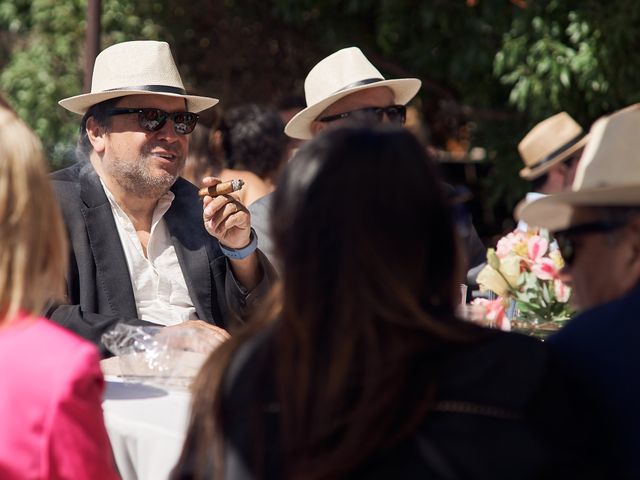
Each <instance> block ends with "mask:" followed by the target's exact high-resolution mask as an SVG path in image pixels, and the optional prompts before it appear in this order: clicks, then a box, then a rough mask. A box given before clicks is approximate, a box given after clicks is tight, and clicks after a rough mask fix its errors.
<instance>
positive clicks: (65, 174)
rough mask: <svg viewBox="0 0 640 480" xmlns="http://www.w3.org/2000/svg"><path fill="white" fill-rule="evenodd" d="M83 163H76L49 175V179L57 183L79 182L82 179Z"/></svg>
mask: <svg viewBox="0 0 640 480" xmlns="http://www.w3.org/2000/svg"><path fill="white" fill-rule="evenodd" d="M81 170H82V162H76V163H74V164H73V165H70V166H68V167H66V168H62V169H60V170H56V171H55V172H52V173H50V174H49V178H50V179H51V180H52V181H53V182H54V183H55V182H77V181H78V179H79V178H80V171H81Z"/></svg>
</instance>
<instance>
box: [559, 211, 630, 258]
mask: <svg viewBox="0 0 640 480" xmlns="http://www.w3.org/2000/svg"><path fill="white" fill-rule="evenodd" d="M626 224H627V222H624V221H617V222H611V221H605V220H601V221H596V222H590V223H583V224H580V225H574V226H572V227H569V228H567V229H565V230H559V231H557V232H555V233H554V234H553V238H554V239H555V240H556V242H557V244H558V250H559V251H560V255H562V259H563V260H564V263H565V265H567V266H571V265H572V264H573V261H574V260H575V257H576V249H575V243H574V238H575V237H577V236H580V235H584V234H588V233H607V232H613V231H614V230H618V229H620V228H622V227H624V226H625V225H626Z"/></svg>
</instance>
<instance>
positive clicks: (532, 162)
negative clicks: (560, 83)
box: [518, 112, 588, 231]
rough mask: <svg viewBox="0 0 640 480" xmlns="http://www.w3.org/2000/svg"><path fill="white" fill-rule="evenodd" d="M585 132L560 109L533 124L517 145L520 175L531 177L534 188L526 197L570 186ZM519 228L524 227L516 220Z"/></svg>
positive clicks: (557, 190)
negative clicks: (522, 165) (520, 168)
mask: <svg viewBox="0 0 640 480" xmlns="http://www.w3.org/2000/svg"><path fill="white" fill-rule="evenodd" d="M587 140H588V135H585V134H584V132H583V130H582V127H581V126H580V125H579V124H578V123H577V122H576V121H575V120H574V119H573V118H571V116H570V115H569V114H568V113H567V112H560V113H557V114H556V115H553V116H551V117H549V118H547V119H545V120H543V121H542V122H540V123H538V124H537V125H536V126H534V127H533V128H532V129H531V131H529V133H527V135H526V136H525V137H524V138H523V139H522V140H521V141H520V143H519V144H518V152H519V153H520V158H522V161H523V162H524V168H523V169H522V170H520V177H522V178H524V179H525V180H530V181H531V182H532V184H533V191H532V192H529V193H528V194H527V196H526V197H525V200H526V201H529V202H530V201H533V200H535V199H537V198H542V197H544V196H545V195H551V194H553V193H560V192H562V191H564V190H567V189H569V188H570V187H571V184H572V183H573V179H574V177H575V174H576V168H577V167H578V162H579V161H580V156H581V155H582V151H583V150H584V146H585V145H586V144H587ZM518 228H519V229H520V230H525V231H526V230H527V224H526V223H525V222H522V221H521V222H519V223H518Z"/></svg>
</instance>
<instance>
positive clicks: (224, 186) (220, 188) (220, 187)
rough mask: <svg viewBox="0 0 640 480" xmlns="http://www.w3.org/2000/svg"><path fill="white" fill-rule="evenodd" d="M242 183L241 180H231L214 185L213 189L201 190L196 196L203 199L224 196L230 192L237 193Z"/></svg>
mask: <svg viewBox="0 0 640 480" xmlns="http://www.w3.org/2000/svg"><path fill="white" fill-rule="evenodd" d="M243 185H244V182H243V181H242V180H231V181H229V182H222V183H218V184H216V185H214V186H213V187H205V188H201V189H200V191H199V192H198V195H200V196H201V197H204V196H206V195H209V196H210V197H216V196H218V195H226V194H228V193H231V192H237V191H238V190H240V189H241V188H242V186H243Z"/></svg>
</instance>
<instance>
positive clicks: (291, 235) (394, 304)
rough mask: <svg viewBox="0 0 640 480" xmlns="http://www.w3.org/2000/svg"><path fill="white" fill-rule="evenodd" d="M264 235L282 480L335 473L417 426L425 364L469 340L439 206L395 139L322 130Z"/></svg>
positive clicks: (281, 193) (427, 399)
mask: <svg viewBox="0 0 640 480" xmlns="http://www.w3.org/2000/svg"><path fill="white" fill-rule="evenodd" d="M272 230H273V236H274V242H275V245H276V251H277V253H279V255H280V259H281V261H282V265H281V267H282V271H283V298H282V310H281V313H280V317H279V319H278V323H277V324H276V325H277V329H276V342H277V347H276V351H277V352H278V353H277V372H278V374H277V375H278V380H277V384H278V388H279V395H280V400H281V403H282V411H283V413H282V426H283V432H284V441H285V445H286V448H287V449H290V451H291V452H293V453H292V456H291V457H290V458H289V461H288V468H290V472H291V476H292V478H334V477H338V476H340V475H346V474H347V472H348V471H349V470H350V468H352V467H354V465H356V464H357V463H358V462H360V461H362V460H363V459H364V458H366V457H367V456H368V455H370V454H372V453H373V452H375V451H377V450H379V449H381V448H385V447H387V446H389V445H392V444H394V443H395V442H397V441H399V439H402V438H405V437H406V436H407V435H409V434H410V433H411V432H413V431H414V430H415V429H416V428H417V427H418V425H419V424H420V422H421V421H422V420H423V418H424V416H425V415H426V414H427V412H428V410H429V408H430V407H431V405H432V401H433V398H434V392H435V386H436V385H437V381H438V380H437V377H438V374H437V369H438V367H437V364H438V361H437V360H435V358H436V357H437V356H438V355H439V352H442V351H443V348H446V345H447V344H448V343H451V342H457V341H463V340H468V339H470V338H471V337H470V335H469V332H468V329H467V328H466V326H465V325H464V324H463V323H462V322H459V321H457V320H456V319H455V315H454V308H455V304H456V301H457V290H458V289H459V288H458V280H459V274H458V261H457V242H456V239H455V235H454V227H453V223H452V219H451V215H450V212H449V205H448V202H447V199H446V197H445V195H444V193H443V190H442V187H441V183H440V177H439V175H438V172H437V168H436V167H435V165H434V163H433V162H432V161H431V160H430V159H429V158H428V157H427V156H426V154H425V151H424V149H423V148H422V147H421V146H420V144H419V143H418V141H417V140H416V139H415V137H414V136H413V135H411V134H410V133H408V132H407V131H406V130H403V129H397V128H388V127H385V126H380V127H376V128H364V127H351V128H344V129H335V130H328V131H327V132H326V133H324V134H322V135H320V136H319V137H317V138H315V139H314V140H312V141H311V142H309V143H307V144H306V145H304V146H303V147H302V148H301V149H300V151H299V152H298V153H297V154H296V156H295V157H294V158H293V159H292V160H291V162H290V163H289V165H288V166H287V168H286V170H285V172H284V174H283V176H282V178H281V183H280V184H279V186H278V189H277V190H276V193H275V197H274V201H273V205H272ZM425 359H431V360H428V361H427V360H425ZM354 462H355V463H354ZM311 471H312V472H314V474H313V475H311V476H309V473H308V472H311Z"/></svg>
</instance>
